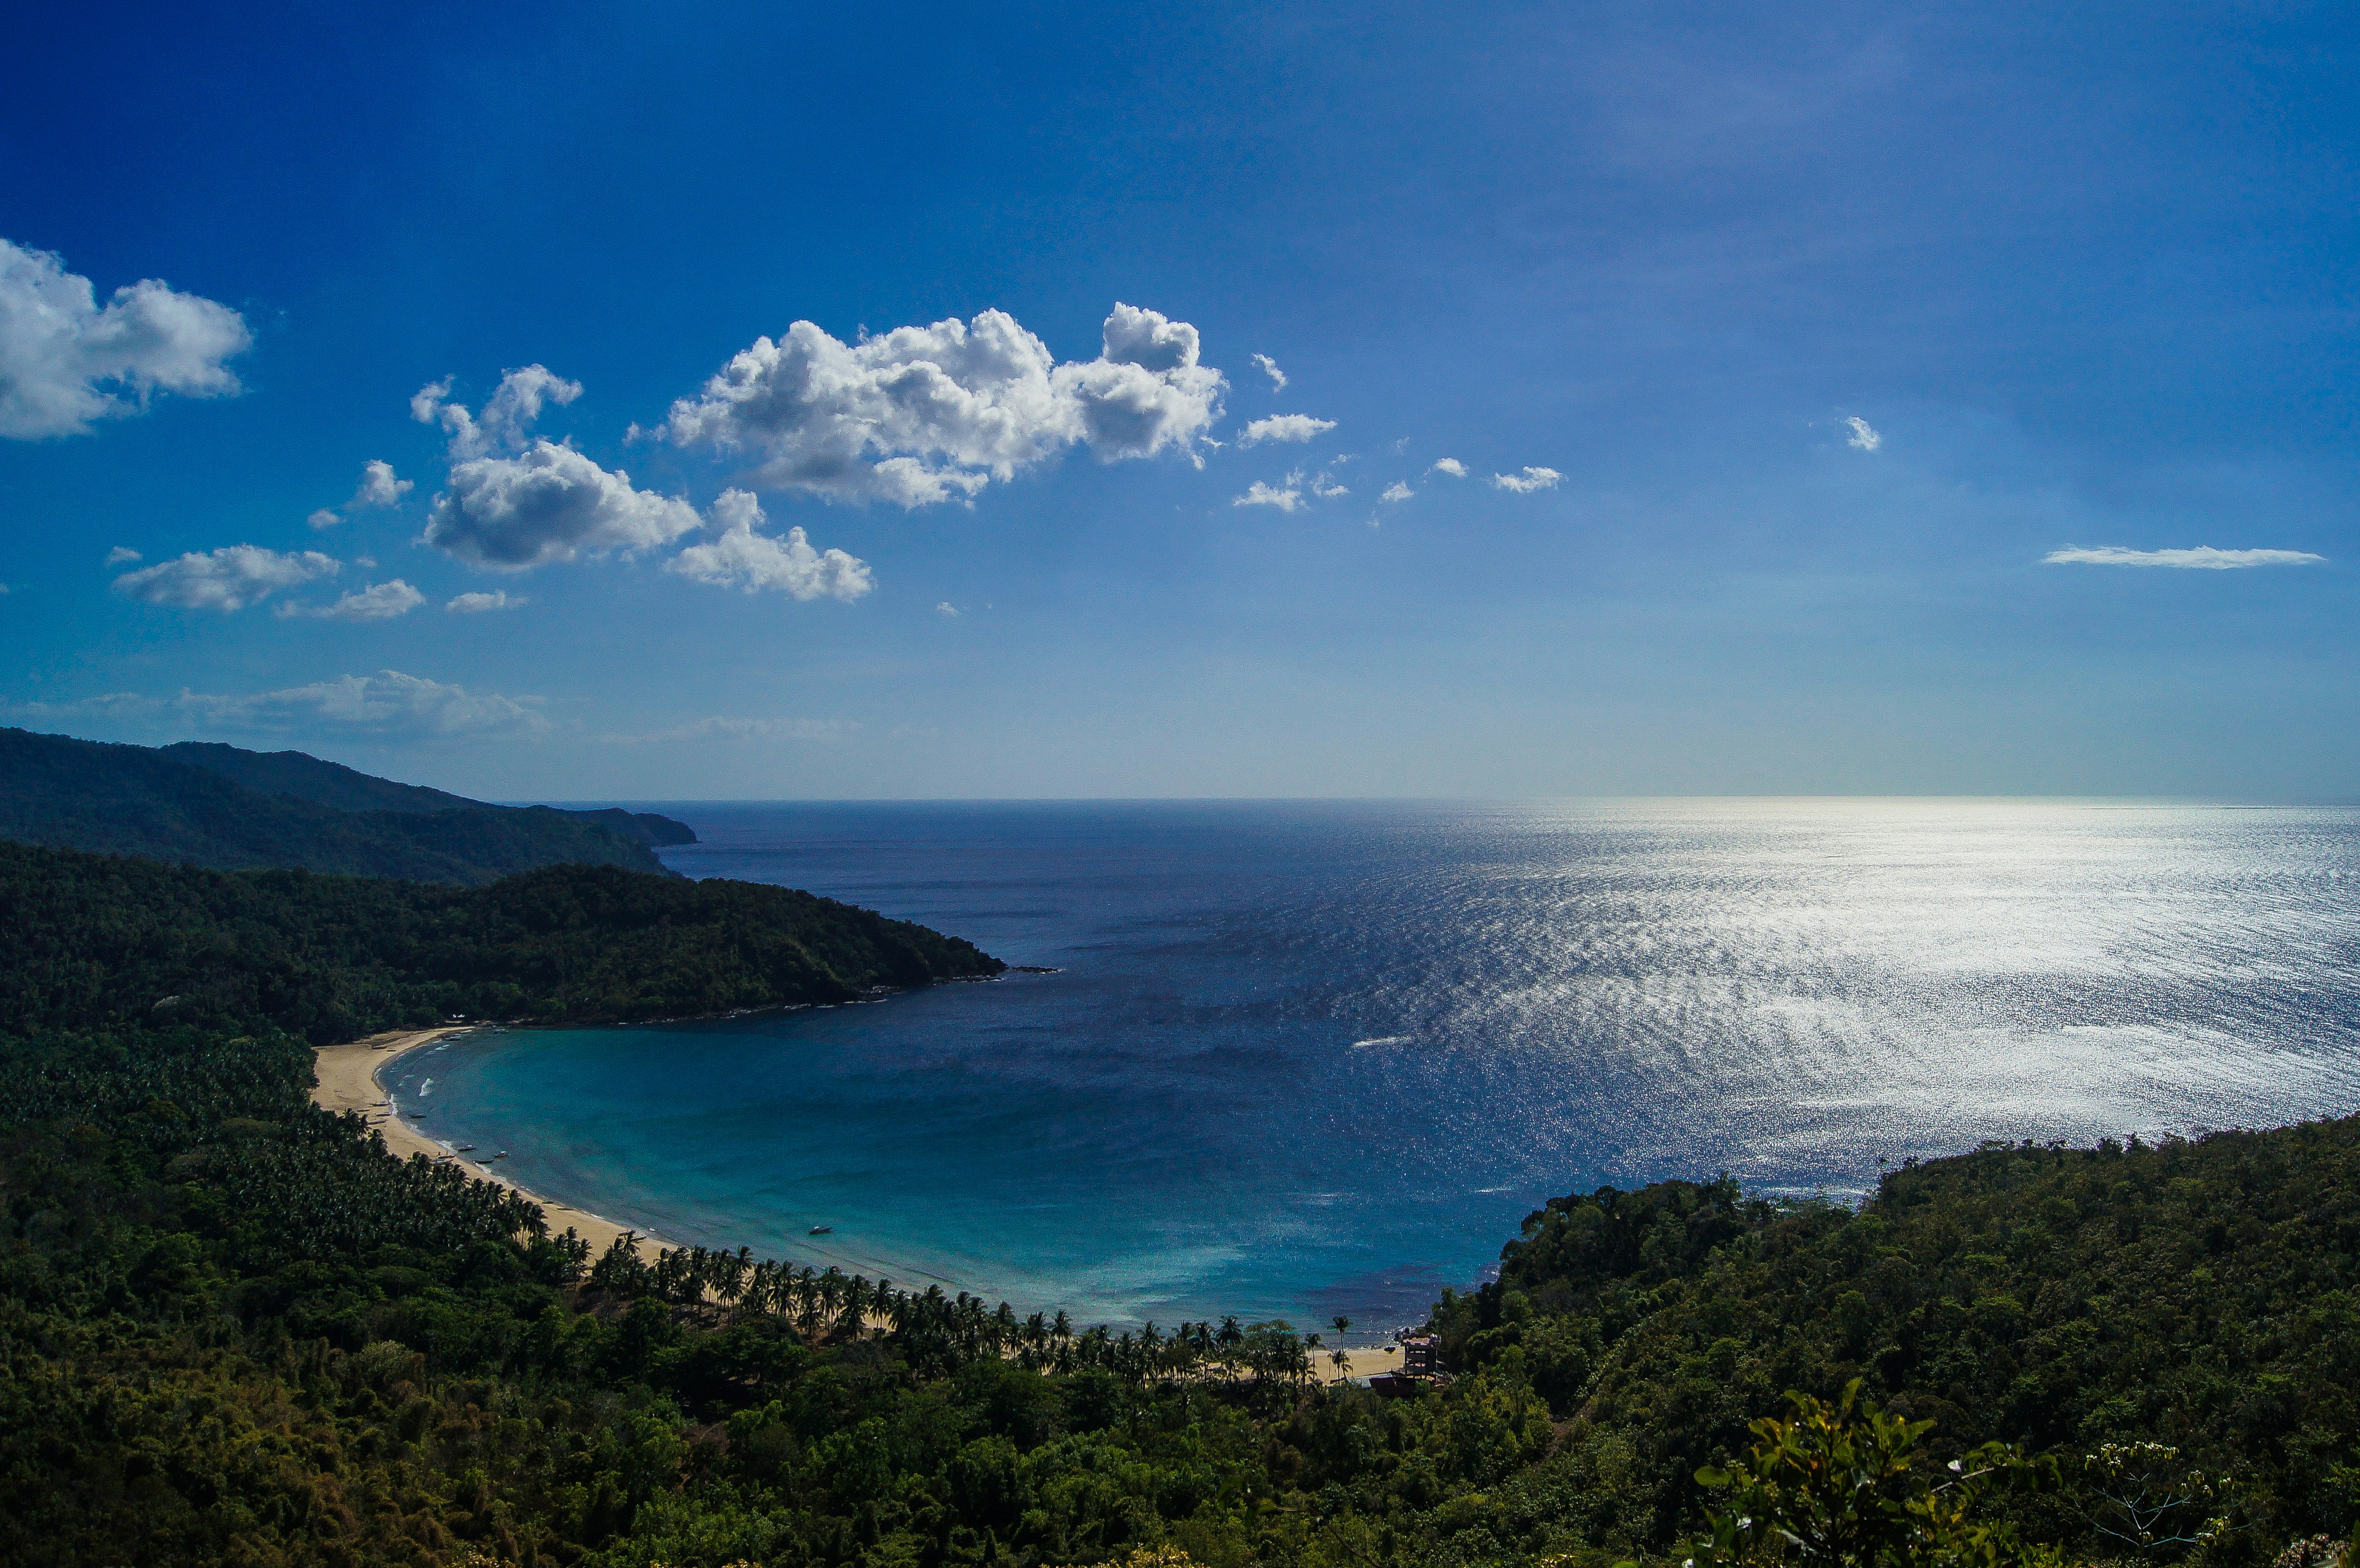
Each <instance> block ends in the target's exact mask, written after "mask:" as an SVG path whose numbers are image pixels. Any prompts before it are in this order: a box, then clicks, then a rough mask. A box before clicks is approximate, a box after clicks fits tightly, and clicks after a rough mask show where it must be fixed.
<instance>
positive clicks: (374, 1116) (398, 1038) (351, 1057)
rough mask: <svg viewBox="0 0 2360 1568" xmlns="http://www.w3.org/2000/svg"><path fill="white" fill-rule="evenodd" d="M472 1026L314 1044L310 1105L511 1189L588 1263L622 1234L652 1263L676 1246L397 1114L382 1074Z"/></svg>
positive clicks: (394, 1145) (394, 1146)
mask: <svg viewBox="0 0 2360 1568" xmlns="http://www.w3.org/2000/svg"><path fill="white" fill-rule="evenodd" d="M474 1027H475V1026H474V1025H465V1024H452V1025H444V1026H443V1027H442V1028H439V1029H396V1030H391V1031H389V1032H388V1033H386V1034H382V1035H371V1036H368V1037H367V1038H366V1039H361V1040H350V1041H347V1042H345V1043H344V1044H343V1045H340V1046H315V1047H312V1050H311V1103H312V1104H314V1105H317V1106H318V1107H320V1109H322V1111H352V1112H355V1113H359V1114H360V1115H361V1116H362V1117H364V1118H366V1121H367V1122H368V1124H369V1125H370V1126H372V1127H374V1128H376V1129H377V1133H378V1135H381V1136H382V1137H383V1138H384V1139H385V1146H386V1149H387V1150H388V1152H389V1153H391V1154H393V1155H395V1156H397V1157H401V1158H404V1159H407V1158H408V1157H410V1156H411V1155H413V1154H422V1155H424V1156H425V1157H427V1158H428V1159H431V1160H433V1161H436V1162H437V1163H444V1162H447V1163H450V1164H453V1165H456V1166H458V1167H459V1168H461V1169H463V1170H464V1171H465V1172H466V1173H467V1174H468V1175H469V1176H471V1177H474V1178H475V1179H478V1180H481V1181H488V1182H491V1183H492V1184H493V1185H495V1186H497V1187H505V1188H507V1189H508V1190H509V1191H511V1192H514V1193H516V1194H517V1195H519V1197H522V1198H527V1199H530V1201H533V1202H535V1203H537V1204H539V1205H540V1206H541V1212H542V1217H543V1218H544V1219H546V1220H547V1221H548V1222H549V1230H550V1234H552V1235H562V1234H564V1232H565V1229H566V1227H567V1226H569V1225H570V1226H572V1227H573V1229H574V1232H575V1234H578V1235H580V1236H581V1237H582V1238H583V1239H584V1240H585V1241H587V1242H588V1243H589V1244H590V1258H591V1261H592V1262H594V1263H595V1262H596V1261H597V1259H598V1258H599V1257H600V1256H601V1255H604V1254H605V1253H606V1249H607V1248H608V1247H609V1246H611V1245H614V1242H615V1239H616V1238H617V1236H621V1235H625V1234H630V1235H633V1236H635V1237H637V1240H636V1241H635V1242H634V1244H633V1245H634V1246H635V1247H636V1248H637V1249H638V1251H639V1255H640V1256H641V1257H643V1258H645V1259H647V1260H648V1261H649V1262H650V1263H652V1262H654V1261H655V1255H656V1253H657V1252H658V1251H659V1250H661V1249H662V1248H665V1247H671V1246H672V1245H674V1244H673V1243H672V1242H670V1241H667V1240H665V1239H664V1238H663V1237H661V1236H659V1235H656V1234H652V1233H650V1232H648V1231H645V1230H641V1229H640V1228H639V1227H638V1226H636V1225H618V1224H617V1223H615V1222H614V1221H612V1220H609V1219H607V1218H606V1216H605V1215H603V1214H594V1213H592V1212H590V1211H589V1210H587V1209H577V1208H575V1207H574V1206H573V1205H572V1204H570V1203H561V1202H559V1201H557V1200H555V1199H553V1198H551V1197H548V1196H546V1195H544V1194H542V1193H539V1192H535V1191H533V1190H531V1189H530V1188H529V1187H525V1186H522V1185H520V1184H519V1183H518V1182H515V1181H511V1180H509V1179H508V1178H507V1177H505V1176H502V1175H500V1174H499V1173H498V1172H497V1170H495V1169H493V1168H492V1167H491V1166H490V1165H489V1163H488V1162H485V1161H478V1160H471V1159H469V1158H467V1157H465V1156H464V1155H462V1154H460V1153H459V1152H458V1151H457V1150H455V1149H453V1148H451V1147H449V1146H447V1145H444V1144H440V1143H437V1142H435V1141H434V1140H433V1139H432V1138H430V1137H428V1136H427V1135H425V1134H423V1133H421V1132H420V1131H418V1129H416V1128H415V1127H412V1126H411V1125H410V1124H409V1123H407V1122H405V1121H403V1120H402V1118H401V1117H400V1116H399V1115H397V1114H395V1113H394V1105H393V1096H392V1094H391V1092H390V1091H388V1090H387V1089H386V1087H385V1086H384V1085H383V1084H382V1083H380V1082H378V1081H377V1075H378V1074H379V1073H381V1072H383V1071H384V1070H385V1069H387V1068H388V1067H391V1066H392V1065H393V1064H394V1063H395V1062H397V1061H399V1060H400V1059H401V1058H403V1057H405V1056H408V1055H409V1054H410V1052H412V1051H415V1050H421V1049H423V1048H424V1047H428V1046H432V1045H436V1044H439V1043H440V1042H442V1041H444V1040H451V1039H456V1038H457V1037H459V1036H462V1035H465V1034H469V1033H471V1032H472V1031H473V1029H474Z"/></svg>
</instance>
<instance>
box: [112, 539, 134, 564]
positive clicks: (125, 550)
mask: <svg viewBox="0 0 2360 1568" xmlns="http://www.w3.org/2000/svg"><path fill="white" fill-rule="evenodd" d="M137 559H139V552H138V551H137V550H134V549H132V548H131V547H130V546H129V545H126V544H118V545H116V546H115V548H114V549H112V550H110V551H108V552H107V553H106V564H107V565H110V566H121V565H126V564H127V563H129V562H133V561H137Z"/></svg>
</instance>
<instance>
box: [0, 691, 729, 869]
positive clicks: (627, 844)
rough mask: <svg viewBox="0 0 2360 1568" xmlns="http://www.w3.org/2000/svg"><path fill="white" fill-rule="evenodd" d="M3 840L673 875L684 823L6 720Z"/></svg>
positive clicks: (151, 854)
mask: <svg viewBox="0 0 2360 1568" xmlns="http://www.w3.org/2000/svg"><path fill="white" fill-rule="evenodd" d="M0 838H6V839H16V840H17V841H19V842H20V843H27V844H42V845H48V846H50V847H52V848H58V849H70V850H95V851H101V852H105V853H112V854H119V855H139V856H143V857H146V858H147V859H149V860H157V861H171V862H174V863H176V864H186V865H194V866H202V867H206V868H209V869H211V870H214V871H244V870H250V869H257V868H261V867H297V866H300V867H302V868H303V869H305V870H307V871H314V872H341V873H344V874H346V875H352V876H377V877H399V878H401V879H403V880H405V881H410V882H429V883H453V884H456V885H458V886H462V887H480V886H483V885H484V884H486V883H492V882H496V881H497V880H498V879H500V878H501V877H504V876H509V875H512V874H514V873H516V872H525V871H532V870H535V869H537V868H539V867H542V866H552V865H597V866H617V867H621V868H623V869H624V870H627V871H635V872H650V873H653V874H656V875H661V876H669V875H671V874H672V873H671V872H669V871H667V870H666V869H665V867H664V864H663V862H662V861H659V860H658V859H657V858H656V856H655V849H656V847H658V846H661V845H670V844H693V843H694V842H695V841H696V834H695V833H694V831H693V830H692V829H691V828H688V827H687V825H685V824H684V823H680V822H675V821H673V820H672V818H671V817H659V816H656V815H654V814H653V813H633V812H628V811H624V810H621V809H619V808H609V809H606V810H603V811H563V810H559V809H557V808H555V807H552V806H494V805H491V804H489V803H487V802H485V801H480V800H468V799H466V798H464V796H461V795H446V794H444V793H443V791H441V790H437V789H426V788H423V787H421V786H419V785H416V784H396V783H394V782H393V781H391V780H389V779H380V778H373V777H371V776H370V775H369V774H367V773H358V772H355V770H353V769H351V768H347V767H342V766H339V765H338V764H336V763H334V762H322V761H321V760H320V759H319V758H317V757H312V756H308V755H306V754H305V753H303V752H301V751H273V752H260V751H241V750H239V749H238V748H237V747H235V746H224V745H219V744H212V743H205V742H199V741H184V742H182V743H181V744H179V745H175V746H166V747H163V748H160V749H158V748H152V747H147V746H122V745H112V744H108V743H105V742H102V741H94V740H75V739H72V738H71V737H68V736H63V735H37V734H34V733H32V732H30V731H28V730H24V729H0Z"/></svg>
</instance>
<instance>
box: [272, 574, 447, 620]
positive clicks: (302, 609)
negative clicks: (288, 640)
mask: <svg viewBox="0 0 2360 1568" xmlns="http://www.w3.org/2000/svg"><path fill="white" fill-rule="evenodd" d="M425 602H426V596H425V595H424V594H421V593H420V592H419V591H418V590H417V589H416V588H413V587H410V585H409V584H408V583H405V582H403V581H402V580H401V579H400V578H399V577H395V578H393V579H391V580H390V581H388V582H383V583H371V584H370V585H369V586H368V587H365V588H355V590H354V591H353V592H351V593H348V594H346V595H344V597H343V598H339V599H338V600H336V602H335V603H333V604H323V605H321V606H320V607H318V608H317V609H311V608H309V607H306V606H303V605H298V604H282V605H280V606H279V614H280V615H281V616H282V617H289V618H299V617H300V618H301V619H304V620H392V619H393V618H394V617H396V616H398V615H408V614H409V613H410V611H411V610H413V609H417V608H418V607H419V606H420V605H421V604H424V603H425Z"/></svg>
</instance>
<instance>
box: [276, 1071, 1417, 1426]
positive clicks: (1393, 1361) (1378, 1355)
mask: <svg viewBox="0 0 2360 1568" xmlns="http://www.w3.org/2000/svg"><path fill="white" fill-rule="evenodd" d="M465 1033H467V1031H466V1030H465V1029H464V1028H443V1029H417V1030H410V1031H396V1032H394V1033H391V1034H385V1035H372V1036H369V1037H368V1038H367V1039H365V1040H355V1041H352V1042H351V1043H349V1044H347V1045H341V1046H322V1047H318V1048H317V1049H316V1050H315V1052H314V1053H313V1058H314V1067H313V1079H314V1082H313V1085H312V1089H311V1102H312V1103H313V1104H314V1105H317V1106H319V1107H321V1108H322V1110H327V1111H357V1112H359V1113H361V1114H362V1115H363V1116H365V1117H366V1118H367V1119H368V1123H369V1124H370V1125H371V1126H373V1127H375V1128H376V1129H377V1131H378V1133H380V1134H381V1135H384V1138H385V1146H386V1147H387V1148H388V1149H390V1150H392V1151H393V1152H394V1153H395V1154H397V1155H399V1156H400V1157H402V1158H404V1159H407V1158H409V1157H410V1156H411V1155H413V1154H422V1155H424V1156H425V1157H427V1158H429V1159H433V1160H448V1161H450V1162H452V1163H453V1164H455V1165H458V1166H460V1167H462V1168H464V1169H465V1170H466V1172H467V1174H468V1175H470V1176H474V1177H479V1178H481V1179H483V1180H486V1181H492V1182H497V1183H498V1184H499V1185H500V1186H502V1187H506V1188H508V1189H509V1190H512V1191H516V1192H521V1193H523V1194H524V1195H525V1196H526V1197H528V1198H530V1199H531V1200H532V1201H534V1202H536V1203H538V1204H540V1205H541V1208H542V1209H543V1210H544V1211H545V1212H546V1213H547V1217H548V1220H549V1228H550V1230H551V1231H552V1233H563V1231H564V1229H565V1228H566V1227H567V1226H568V1225H571V1226H573V1227H574V1230H575V1231H577V1232H579V1233H580V1234H582V1235H583V1236H585V1238H587V1239H588V1241H589V1243H590V1255H591V1256H592V1257H594V1258H595V1257H596V1256H597V1255H600V1254H601V1253H604V1252H605V1251H606V1248H607V1247H608V1246H610V1245H613V1243H614V1240H615V1238H616V1237H617V1236H618V1235H621V1234H623V1233H624V1230H625V1228H626V1227H624V1226H621V1225H618V1224H616V1223H614V1222H613V1221H611V1220H606V1219H602V1218H600V1217H599V1216H598V1215H596V1214H593V1213H591V1212H589V1211H588V1210H586V1209H575V1208H573V1207H571V1206H569V1205H567V1204H563V1203H560V1202H558V1201H555V1200H554V1199H551V1198H546V1197H543V1196H542V1195H541V1194H540V1193H538V1192H535V1191H533V1190H531V1189H530V1188H526V1187H519V1186H518V1185H517V1184H516V1183H515V1182H513V1181H510V1180H508V1179H507V1178H506V1177H503V1176H501V1175H500V1174H499V1173H498V1171H497V1168H493V1167H489V1166H486V1165H480V1164H477V1163H476V1162H475V1161H473V1160H470V1159H468V1158H466V1157H464V1156H463V1155H459V1154H456V1153H453V1151H452V1150H450V1149H448V1148H445V1147H444V1146H443V1145H441V1144H438V1143H436V1142H435V1141H434V1140H433V1139H432V1138H430V1137H428V1136H426V1135H424V1134H422V1133H421V1132H419V1131H418V1130H417V1129H416V1128H414V1127H412V1126H411V1125H410V1124H409V1123H407V1122H405V1121H403V1120H402V1119H401V1118H400V1117H399V1116H397V1115H395V1114H394V1113H393V1102H392V1099H391V1097H390V1096H389V1095H388V1094H387V1092H386V1091H385V1087H384V1086H383V1085H382V1084H380V1083H379V1082H378V1081H377V1075H378V1074H379V1073H380V1072H382V1071H384V1070H385V1069H387V1068H388V1067H390V1066H391V1065H393V1063H394V1062H395V1061H397V1060H399V1058H402V1057H403V1056H405V1055H407V1054H408V1053H410V1052H411V1051H415V1050H421V1049H423V1048H425V1047H428V1046H432V1045H433V1044H435V1043H436V1042H438V1041H441V1040H448V1039H453V1038H456V1037H457V1036H461V1035H464V1034H465ZM670 1245H672V1243H670V1242H667V1241H665V1240H664V1239H663V1238H661V1236H653V1235H650V1234H647V1233H646V1232H644V1231H642V1232H639V1255H640V1256H642V1257H645V1258H647V1259H648V1260H650V1262H652V1261H654V1258H655V1255H656V1252H657V1249H658V1248H660V1247H666V1246H670ZM1330 1354H1332V1352H1330V1351H1327V1350H1322V1351H1320V1352H1319V1353H1318V1354H1317V1355H1316V1356H1314V1357H1313V1364H1312V1370H1313V1372H1314V1374H1315V1375H1316V1376H1317V1377H1318V1379H1319V1381H1320V1382H1322V1383H1336V1382H1340V1381H1342V1380H1343V1379H1344V1378H1347V1377H1368V1376H1374V1375H1376V1374H1379V1373H1384V1372H1396V1371H1399V1370H1400V1369H1401V1359H1402V1354H1401V1346H1399V1345H1397V1344H1386V1345H1360V1346H1359V1347H1357V1348H1353V1349H1350V1350H1348V1351H1347V1352H1346V1353H1345V1354H1347V1355H1349V1357H1350V1358H1351V1359H1350V1364H1349V1365H1347V1366H1345V1367H1343V1368H1340V1369H1339V1368H1338V1366H1337V1365H1335V1363H1333V1362H1332V1361H1330V1360H1329V1359H1328V1357H1329V1355H1330Z"/></svg>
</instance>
